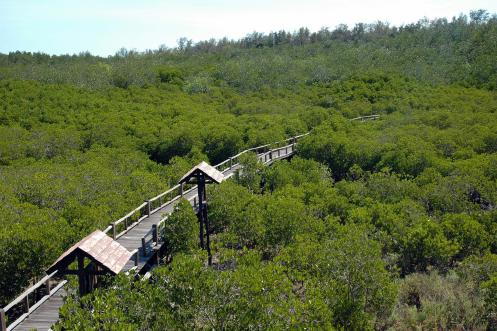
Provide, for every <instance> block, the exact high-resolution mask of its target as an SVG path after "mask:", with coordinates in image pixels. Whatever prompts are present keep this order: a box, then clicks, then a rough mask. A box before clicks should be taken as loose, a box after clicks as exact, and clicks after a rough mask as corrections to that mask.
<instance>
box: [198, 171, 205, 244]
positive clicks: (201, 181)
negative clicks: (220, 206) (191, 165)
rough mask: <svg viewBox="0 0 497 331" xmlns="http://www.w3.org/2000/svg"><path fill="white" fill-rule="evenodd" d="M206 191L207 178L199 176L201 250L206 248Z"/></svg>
mask: <svg viewBox="0 0 497 331" xmlns="http://www.w3.org/2000/svg"><path fill="white" fill-rule="evenodd" d="M204 190H205V178H204V175H203V174H200V173H199V174H197V192H198V220H199V234H198V236H199V240H200V248H202V249H203V248H205V246H204V213H203V211H204Z"/></svg>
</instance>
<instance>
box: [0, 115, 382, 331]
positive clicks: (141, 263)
mask: <svg viewBox="0 0 497 331" xmlns="http://www.w3.org/2000/svg"><path fill="white" fill-rule="evenodd" d="M377 119H379V115H370V116H362V117H357V118H354V119H352V120H359V121H366V120H377ZM308 134H309V133H306V134H303V135H300V136H296V137H292V138H290V139H287V140H285V141H283V142H276V143H273V144H268V145H264V146H259V147H255V148H250V149H247V150H244V151H242V152H241V153H239V154H237V155H235V156H233V157H230V158H229V159H228V160H226V161H224V162H221V163H220V164H218V165H215V166H214V167H215V168H216V169H217V170H219V171H221V172H222V173H223V175H224V177H225V178H229V177H231V176H232V175H233V174H234V173H235V172H236V171H237V170H240V169H241V165H240V163H239V160H240V156H242V155H243V154H245V153H247V152H253V153H255V154H257V157H258V159H259V160H260V161H261V162H262V163H264V164H266V165H270V164H272V163H273V162H275V161H276V160H281V159H286V158H289V157H291V156H292V155H293V154H294V153H295V146H296V143H297V141H298V139H299V138H302V137H304V136H306V135H308ZM181 197H183V198H186V199H187V200H188V201H190V203H191V204H192V206H193V207H194V208H196V197H197V190H196V187H192V188H190V189H188V190H186V191H184V192H183V186H180V185H176V186H175V187H173V188H171V189H170V190H168V191H166V192H164V193H161V194H159V195H158V196H156V197H154V198H152V199H150V200H147V202H145V203H143V204H142V205H140V206H139V207H138V208H136V209H134V210H133V211H131V212H130V213H128V214H127V215H126V216H124V217H123V218H121V219H120V220H118V221H116V222H113V223H112V224H111V225H110V226H109V227H108V228H107V229H105V230H104V232H105V233H107V234H108V235H109V236H111V237H112V238H114V239H115V240H117V242H119V244H121V245H122V246H124V247H125V248H126V249H127V250H128V251H130V252H133V258H132V259H131V260H129V261H128V262H127V264H126V265H125V267H124V268H123V270H122V271H123V272H129V271H130V270H131V269H135V270H136V271H137V272H142V271H144V270H145V271H146V270H147V269H148V268H149V266H150V265H151V264H154V263H155V262H157V261H154V260H155V258H154V257H155V256H156V252H157V251H158V250H160V247H161V245H162V243H161V240H160V235H159V233H160V226H161V224H163V223H164V222H166V221H167V219H166V217H167V215H169V214H170V213H171V212H172V211H173V210H174V206H175V205H176V204H177V203H178V201H180V198H181ZM54 277H59V275H57V271H56V272H53V273H52V274H50V275H47V276H45V277H44V278H43V279H42V280H40V281H39V282H38V283H36V284H35V285H33V286H32V287H30V288H29V289H27V290H26V291H24V292H23V293H22V294H21V295H20V296H19V297H17V298H16V299H15V300H14V301H12V302H11V303H10V304H8V305H7V306H5V307H4V308H3V309H0V331H5V330H6V331H10V330H32V329H38V330H47V329H49V328H50V327H51V326H52V325H53V324H54V323H55V322H56V321H57V320H58V318H59V308H60V307H61V306H62V305H63V298H64V296H65V295H66V292H65V290H64V285H65V283H66V281H65V280H63V281H60V280H58V281H57V283H56V286H55V287H54V288H53V289H51V283H52V282H53V281H54V279H53V278H54ZM39 291H45V292H46V295H45V296H43V297H42V298H41V299H38V301H37V302H35V303H34V304H33V305H32V306H30V296H32V295H33V293H36V292H39ZM18 305H24V307H25V309H26V311H25V313H24V314H23V315H22V316H20V317H18V318H17V319H16V320H15V321H13V322H11V323H10V324H9V325H8V326H7V325H6V324H7V323H6V312H7V311H9V309H12V308H13V307H14V306H18Z"/></svg>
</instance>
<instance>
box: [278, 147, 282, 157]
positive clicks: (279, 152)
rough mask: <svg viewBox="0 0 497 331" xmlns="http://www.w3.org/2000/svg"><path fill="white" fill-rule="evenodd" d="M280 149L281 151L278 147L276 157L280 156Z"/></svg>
mask: <svg viewBox="0 0 497 331" xmlns="http://www.w3.org/2000/svg"><path fill="white" fill-rule="evenodd" d="M280 151H281V149H279V148H278V157H280Z"/></svg>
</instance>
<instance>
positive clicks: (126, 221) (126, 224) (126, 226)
mask: <svg viewBox="0 0 497 331" xmlns="http://www.w3.org/2000/svg"><path fill="white" fill-rule="evenodd" d="M124 228H125V229H127V228H128V218H127V217H126V218H125V219H124Z"/></svg>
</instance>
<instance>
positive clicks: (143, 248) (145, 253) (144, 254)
mask: <svg viewBox="0 0 497 331" xmlns="http://www.w3.org/2000/svg"><path fill="white" fill-rule="evenodd" d="M142 251H143V256H147V246H146V245H145V237H143V238H142Z"/></svg>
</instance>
